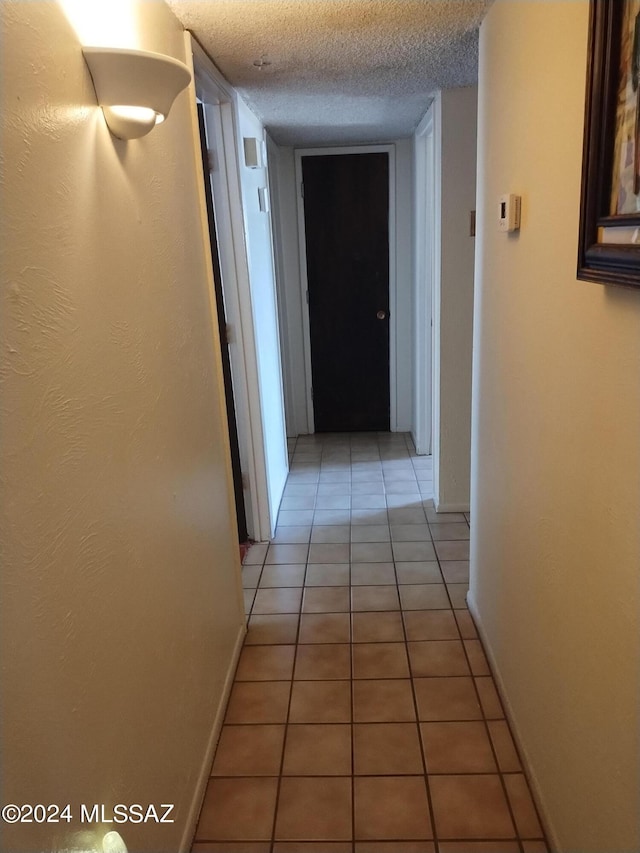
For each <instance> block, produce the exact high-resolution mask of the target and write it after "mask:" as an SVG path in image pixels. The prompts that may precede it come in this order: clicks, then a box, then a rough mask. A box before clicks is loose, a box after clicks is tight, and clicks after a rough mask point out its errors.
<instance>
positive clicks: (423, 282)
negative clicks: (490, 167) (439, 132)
mask: <svg viewBox="0 0 640 853" xmlns="http://www.w3.org/2000/svg"><path fill="white" fill-rule="evenodd" d="M434 114H435V104H434V103H432V104H431V106H430V107H429V109H428V110H427V112H426V113H425V115H424V117H423V119H422V121H421V122H420V124H419V125H418V127H417V128H416V132H415V160H414V164H415V176H414V181H415V200H416V206H415V217H414V229H415V230H414V246H415V291H414V294H415V303H414V304H415V315H414V336H415V337H414V341H415V345H414V354H413V359H414V381H415V392H414V393H415V397H414V399H415V409H414V434H413V440H414V443H415V446H416V452H417V453H418V454H419V455H428V454H430V453H431V452H432V447H433V439H434V429H433V413H434V405H433V392H434V382H433V365H434V359H433V338H434V335H433V296H434V284H435V279H436V274H437V273H436V261H437V254H438V247H439V245H440V241H439V239H436V228H437V224H438V223H437V221H436V220H437V217H436V209H437V207H436V171H435V168H436V162H435V157H436V144H435V115H434Z"/></svg>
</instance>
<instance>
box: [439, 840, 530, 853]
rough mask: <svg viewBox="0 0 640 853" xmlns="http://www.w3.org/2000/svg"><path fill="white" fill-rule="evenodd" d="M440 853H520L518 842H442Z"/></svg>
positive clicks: (440, 843)
mask: <svg viewBox="0 0 640 853" xmlns="http://www.w3.org/2000/svg"><path fill="white" fill-rule="evenodd" d="M438 847H439V850H440V853H520V847H519V846H518V842H517V841H440V842H439V845H438Z"/></svg>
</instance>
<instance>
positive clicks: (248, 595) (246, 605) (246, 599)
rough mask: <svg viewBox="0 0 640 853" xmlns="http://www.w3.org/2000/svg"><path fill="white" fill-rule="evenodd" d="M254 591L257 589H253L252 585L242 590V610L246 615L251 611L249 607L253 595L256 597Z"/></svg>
mask: <svg viewBox="0 0 640 853" xmlns="http://www.w3.org/2000/svg"><path fill="white" fill-rule="evenodd" d="M256 592H257V590H256V589H253V587H252V588H251V589H245V590H243V594H244V612H245V614H247V615H248V614H249V613H251V608H252V607H253V602H254V600H255V597H256Z"/></svg>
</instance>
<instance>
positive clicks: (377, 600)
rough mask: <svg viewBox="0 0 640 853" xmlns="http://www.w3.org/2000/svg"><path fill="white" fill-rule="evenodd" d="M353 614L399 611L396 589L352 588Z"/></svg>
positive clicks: (375, 587)
mask: <svg viewBox="0 0 640 853" xmlns="http://www.w3.org/2000/svg"><path fill="white" fill-rule="evenodd" d="M351 609H352V610H353V611H354V612H362V611H372V610H373V611H384V610H399V609H400V602H399V601H398V589H397V587H396V586H395V585H394V586H354V587H353V588H352V589H351Z"/></svg>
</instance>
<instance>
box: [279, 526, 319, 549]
mask: <svg viewBox="0 0 640 853" xmlns="http://www.w3.org/2000/svg"><path fill="white" fill-rule="evenodd" d="M310 536H311V525H310V524H305V525H303V526H301V527H281V528H280V529H279V530H278V531H277V532H276V535H275V536H274V537H273V539H272V540H271V544H272V545H299V544H304V543H306V542H308V541H309V537H310Z"/></svg>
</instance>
